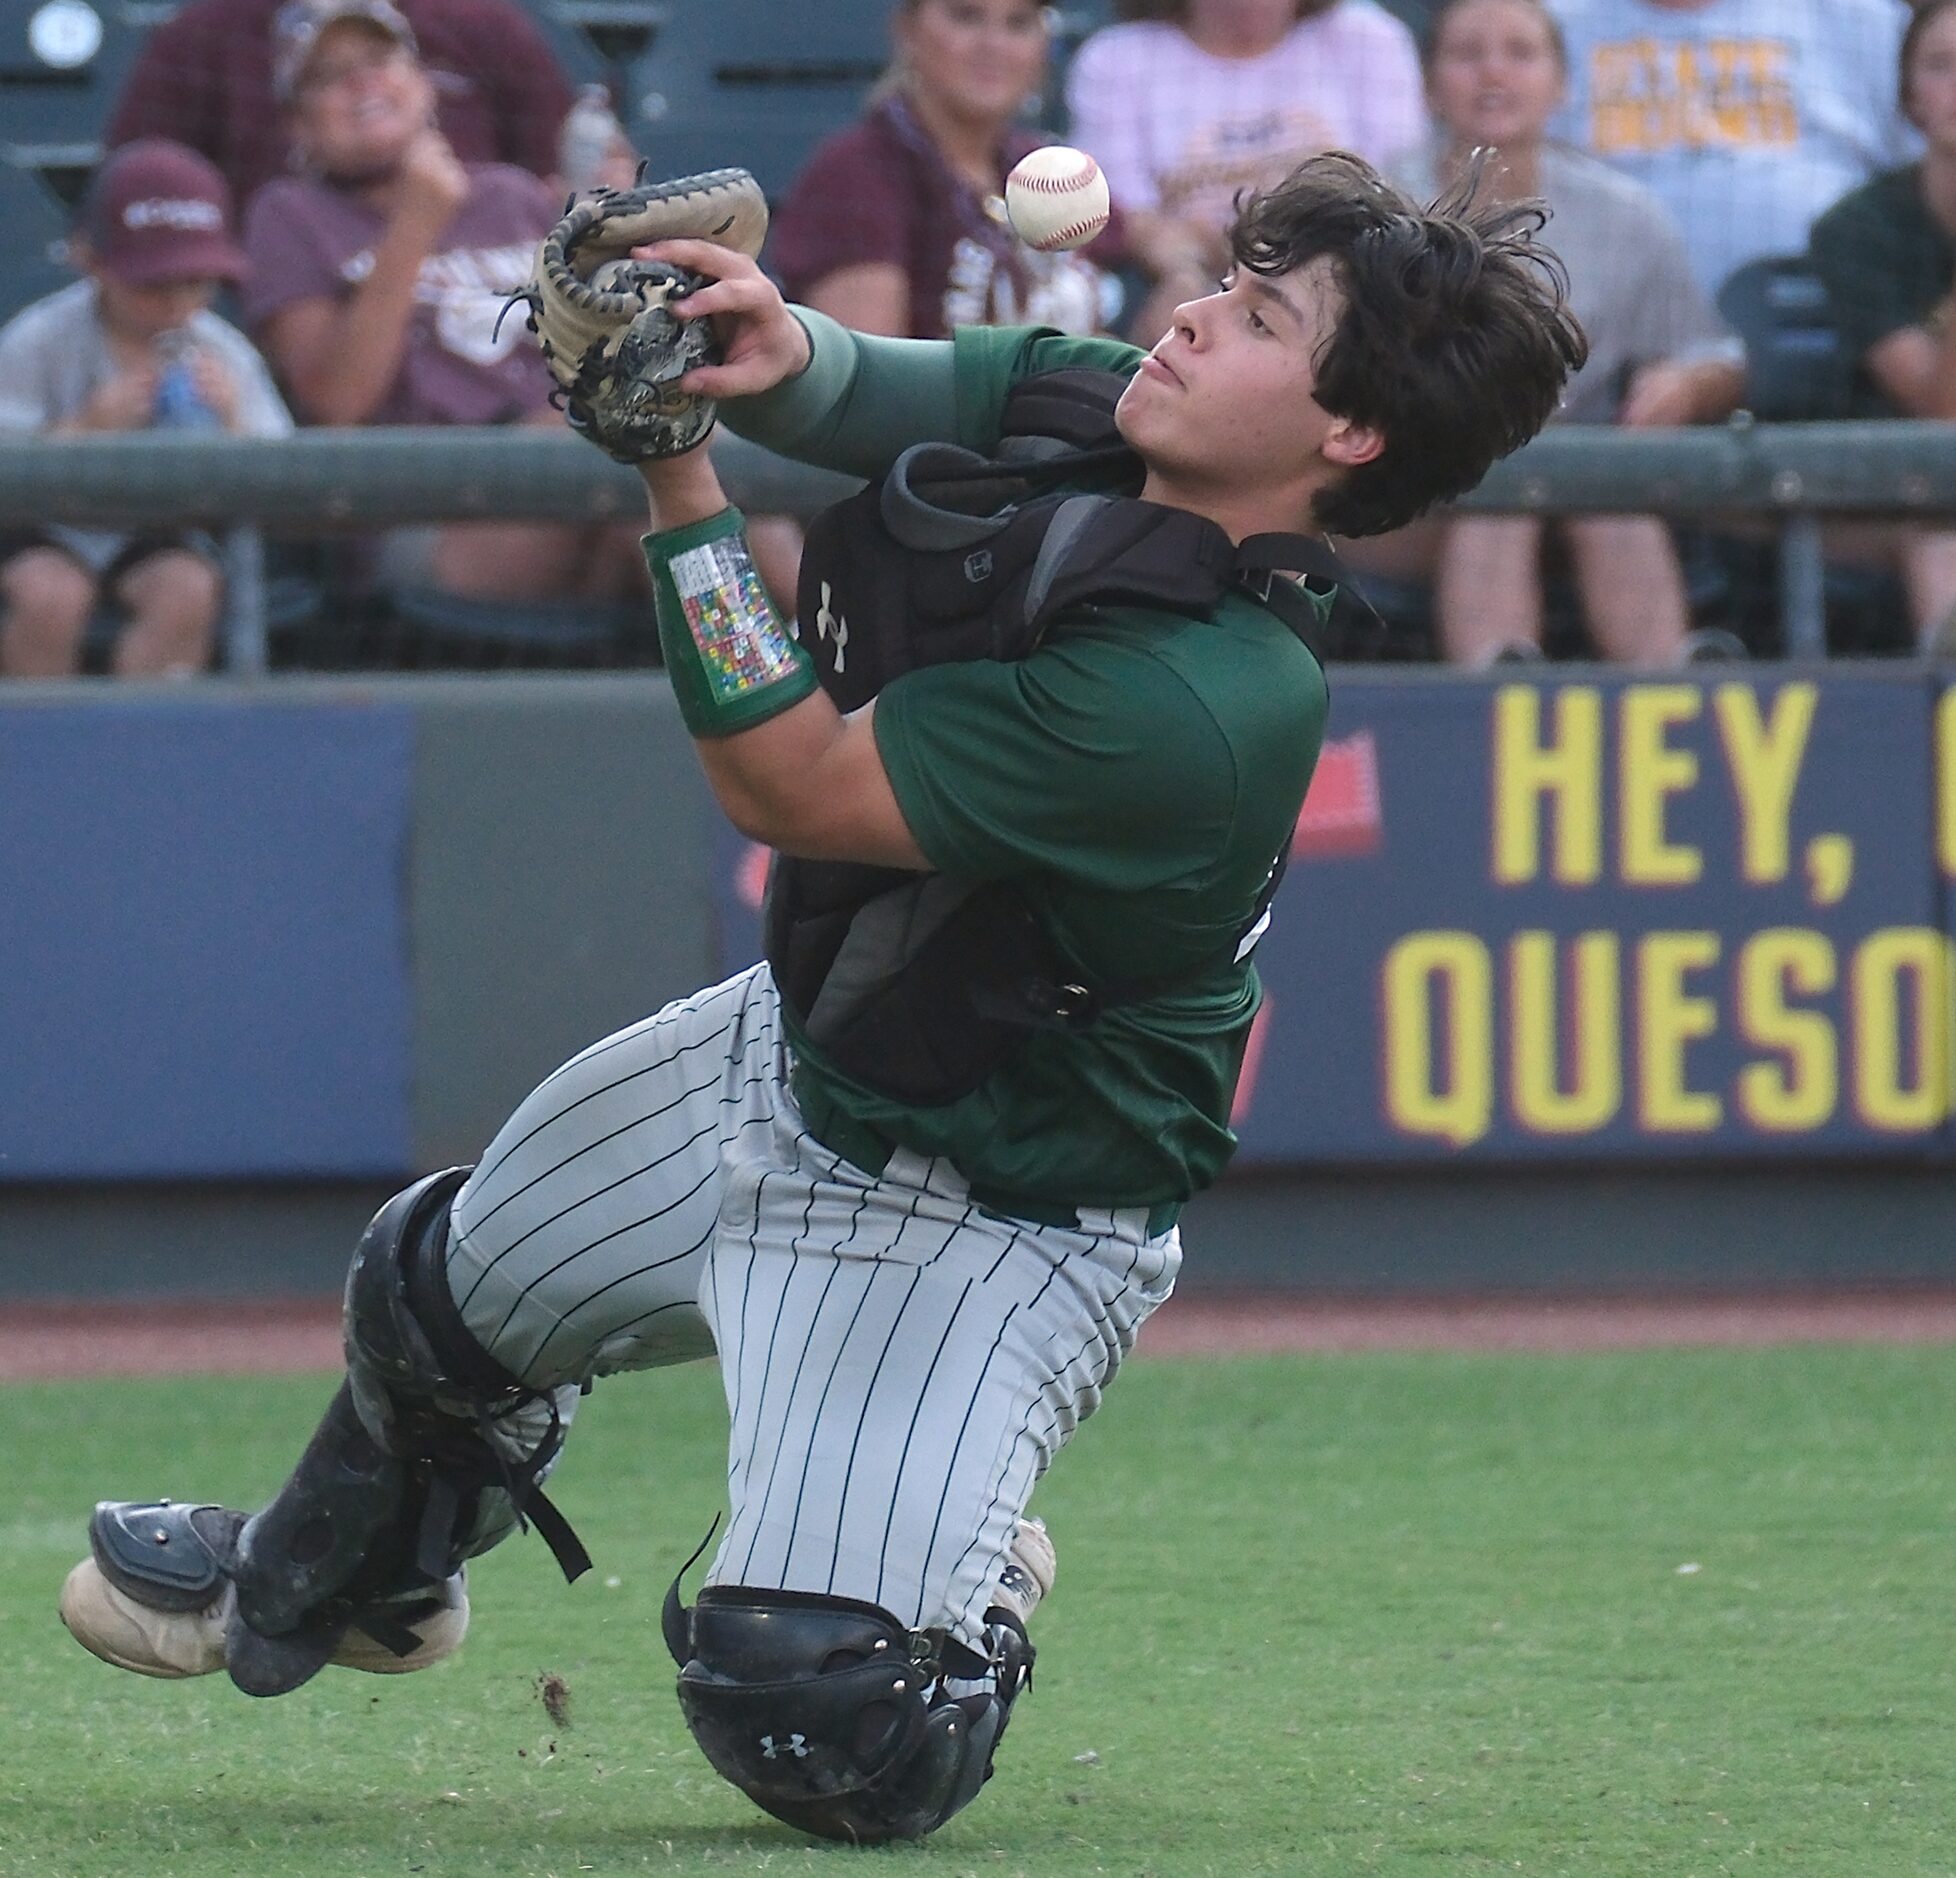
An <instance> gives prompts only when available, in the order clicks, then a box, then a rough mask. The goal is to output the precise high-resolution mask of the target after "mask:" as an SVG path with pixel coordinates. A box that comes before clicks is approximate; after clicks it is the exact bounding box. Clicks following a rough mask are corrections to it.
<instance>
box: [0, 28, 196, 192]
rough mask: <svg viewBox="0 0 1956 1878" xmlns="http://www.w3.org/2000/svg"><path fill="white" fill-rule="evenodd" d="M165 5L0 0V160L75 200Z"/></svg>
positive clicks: (94, 162) (100, 148)
mask: <svg viewBox="0 0 1956 1878" xmlns="http://www.w3.org/2000/svg"><path fill="white" fill-rule="evenodd" d="M173 11H175V8H174V7H173V6H172V5H170V4H167V3H166V0H153V3H152V0H100V3H99V4H94V3H92V0H0V157H4V158H6V159H7V160H9V161H11V162H13V163H15V164H16V165H20V166H23V167H30V168H37V169H40V170H42V171H43V172H44V173H46V174H47V175H48V176H49V177H50V179H51V181H52V182H53V183H54V185H55V186H56V187H57V188H58V189H60V190H61V192H62V193H63V194H64V195H66V196H67V197H68V199H69V200H71V201H72V200H74V199H75V197H76V196H77V195H78V194H79V191H80V188H81V186H82V184H83V183H85V182H86V180H87V178H88V176H89V174H90V173H91V172H92V171H93V170H94V168H95V165H96V164H97V163H98V162H99V161H100V159H101V154H102V131H103V128H104V126H105V125H106V124H107V123H108V120H109V113H110V111H111V110H112V109H113V108H114V105H115V100H116V98H117V97H118V95H119V94H120V93H121V90H122V85H123V81H124V80H125V79H126V78H127V77H128V75H129V69H130V67H131V66H132V65H133V64H134V63H135V59H136V54H137V52H138V50H139V49H140V48H141V46H142V43H143V40H144V38H145V37H146V36H147V35H148V33H149V30H150V28H151V27H152V26H154V25H156V24H157V23H158V22H159V21H161V20H164V19H167V18H168V17H169V16H170V14H171V13H172V12H173Z"/></svg>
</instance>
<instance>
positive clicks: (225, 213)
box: [0, 139, 292, 678]
mask: <svg viewBox="0 0 1956 1878" xmlns="http://www.w3.org/2000/svg"><path fill="white" fill-rule="evenodd" d="M230 212H231V203H230V194H229V192H228V191H227V190H226V188H225V186H224V178H223V177H222V176H221V175H219V174H218V172H217V170H216V169H215V168H214V167H213V166H212V165H211V164H210V163H208V162H206V161H205V159H204V158H203V157H201V156H199V155H198V154H197V153H196V152H195V151H194V150H187V149H185V148H184V147H183V146H182V145H181V144H173V143H168V142H165V141H163V140H161V139H148V140H145V141H143V142H141V143H134V144H129V145H127V146H125V147H124V148H123V149H121V150H119V151H118V152H117V153H116V154H115V155H114V156H113V157H112V158H111V159H110V160H109V161H108V162H107V163H105V164H104V165H103V166H102V168H101V170H100V171H99V172H98V173H97V175H96V178H95V183H94V187H93V189H92V190H91V192H90V195H89V197H88V199H87V201H86V202H85V204H84V205H83V212H82V218H81V221H80V223H79V226H78V228H77V232H76V235H75V237H74V240H73V242H72V244H71V249H70V252H71V255H72V258H73V259H74V261H75V263H76V265H77V266H78V267H79V269H80V270H81V273H82V276H83V278H82V279H80V280H78V281H76V282H75V283H74V284H73V285H72V286H68V287H64V288H62V289H61V290H60V291H59V292H57V293H53V294H50V295H49V296H48V297H47V298H46V299H45V300H39V301H36V302H35V303H34V304H33V305H32V306H30V307H28V308H26V309H25V310H24V311H22V312H21V313H18V314H16V315H15V317H14V318H13V319H12V320H11V321H9V322H8V324H7V325H6V326H5V327H4V328H0V432H15V433H19V432H37V433H39V434H40V435H42V436H47V437H80V436H90V435H97V434H100V433H103V432H107V431H124V430H146V429H149V428H151V427H152V426H155V425H159V424H180V425H193V426H196V427H198V428H205V429H213V430H220V429H221V430H228V431H233V432H236V433H239V434H241V435H246V436H256V437H277V436H283V435H285V434H286V433H287V432H289V431H290V430H291V428H292V420H291V418H290V417H289V416H288V415H287V413H286V409H285V406H284V405H283V404H282V403H281V402H280V400H279V395H278V391H277V389H276V388H275V387H274V385H273V384H272V378H271V374H270V373H269V372H268V371H267V370H266V369H265V364H264V361H263V360H262V359H260V358H259V356H258V354H257V353H256V352H255V351H253V350H252V347H251V343H250V341H248V340H247V339H246V338H245V336H244V335H243V334H242V333H240V332H239V331H237V330H236V328H234V327H232V326H229V325H227V324H226V323H225V322H224V321H223V320H221V319H219V318H218V317H217V315H216V314H214V313H213V312H211V311H210V303H211V301H212V299H213V298H214V297H215V296H216V294H217V291H218V289H219V287H220V286H221V285H223V284H224V283H225V282H227V281H232V280H236V279H237V278H238V277H239V276H240V275H241V274H242V273H243V272H244V267H245V260H244V255H243V254H242V252H241V251H240V250H239V248H238V246H237V244H236V241H235V239H234V238H233V235H232V231H231V223H230ZM223 597H224V582H223V575H222V573H221V571H220V567H219V563H218V558H217V549H216V545H215V544H214V543H213V542H212V541H211V540H210V538H209V537H208V536H205V535H202V534H197V533H190V532H184V531H180V530H157V531H153V532H149V533H144V534H140V535H128V534H120V533H113V532H110V531H108V530H103V529H82V528H66V527H57V526H54V525H53V524H49V525H47V526H44V527H42V528H39V529H36V530H34V531H32V532H31V533H27V534H19V535H14V536H12V537H11V538H0V674H5V675H6V676H8V677H14V678H51V677H63V676H66V675H68V674H70V673H73V672H75V671H77V670H79V669H80V666H81V659H82V653H83V649H84V642H85V639H86V636H87V632H88V627H89V624H90V622H91V620H92V619H93V618H94V616H95V613H96V610H97V608H98V607H99V606H101V605H102V604H103V603H104V602H107V603H110V604H112V605H113V607H114V608H115V610H116V612H117V613H118V614H119V615H120V616H121V619H120V623H119V630H118V631H117V634H116V638H115V641H114V647H113V651H112V652H111V654H110V661H109V662H110V669H111V670H113V671H115V672H116V673H119V674H122V675H125V676H129V677H136V676H145V677H155V676H164V675H170V676H174V675H178V674H185V673H190V672H196V671H201V670H202V669H203V668H204V667H205V666H206V665H207V664H208V663H209V661H210V655H211V640H212V635H213V632H214V629H215V627H216V624H217V619H218V613H219V609H220V607H221V605H222V602H223Z"/></svg>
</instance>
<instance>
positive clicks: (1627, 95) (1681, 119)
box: [1589, 39, 1800, 157]
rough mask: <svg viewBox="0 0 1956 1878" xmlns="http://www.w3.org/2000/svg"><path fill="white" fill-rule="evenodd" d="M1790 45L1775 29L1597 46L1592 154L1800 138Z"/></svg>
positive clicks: (1755, 145)
mask: <svg viewBox="0 0 1956 1878" xmlns="http://www.w3.org/2000/svg"><path fill="white" fill-rule="evenodd" d="M1792 60H1793V48H1792V46H1791V45H1790V44H1789V43H1788V42H1787V41H1785V40H1783V39H1708V40H1700V41H1696V42H1686V43H1676V44H1673V43H1667V42H1665V41H1661V40H1656V39H1633V40H1623V41H1618V42H1616V43H1614V44H1610V45H1601V46H1597V47H1596V48H1595V49H1594V51H1593V52H1592V53H1591V54H1590V60H1589V100H1590V101H1589V142H1590V148H1591V149H1592V150H1594V151H1595V152H1596V154H1597V155H1598V156H1604V157H1622V156H1658V155H1661V154H1663V153H1665V152H1667V151H1673V150H1789V149H1791V148H1793V147H1794V146H1795V145H1796V144H1797V143H1798V142H1799V141H1800V112H1799V106H1798V103H1797V101H1796V100H1795V98H1794V95H1793V84H1792V77H1791V71H1790V68H1791V65H1792Z"/></svg>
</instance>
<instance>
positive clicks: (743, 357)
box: [632, 241, 811, 399]
mask: <svg viewBox="0 0 1956 1878" xmlns="http://www.w3.org/2000/svg"><path fill="white" fill-rule="evenodd" d="M632 252H633V253H634V254H636V255H637V256H639V257H640V258H641V259H643V260H652V261H666V262H669V263H670V264H671V265H673V266H675V267H687V268H691V269H692V270H693V272H694V273H696V274H704V275H705V276H706V277H707V285H706V286H704V287H702V288H700V289H699V291H698V292H697V293H690V294H688V295H687V296H686V297H685V298H684V299H683V300H674V301H673V302H672V310H673V312H674V313H676V314H677V315H678V316H679V317H680V318H681V319H683V320H692V319H711V320H712V322H713V334H714V337H715V338H716V339H717V340H718V341H719V342H720V350H721V353H722V355H723V357H722V363H720V364H719V365H700V366H695V367H694V368H693V370H692V371H690V372H688V373H687V374H686V376H685V377H684V378H682V379H680V380H679V384H678V389H679V390H681V391H685V392H694V393H697V394H698V395H699V396H701V397H706V398H715V399H719V398H751V397H754V396H755V395H756V394H757V393H760V392H763V391H772V390H773V389H774V387H775V386H776V385H779V384H782V383H785V382H786V381H787V380H788V379H790V378H793V377H795V376H796V375H797V374H799V373H800V372H802V371H804V370H805V369H806V368H807V365H808V360H809V356H810V350H811V348H810V346H809V342H808V334H807V332H806V330H805V329H804V328H803V326H802V323H801V321H800V320H798V319H796V318H795V316H794V315H793V314H792V313H791V312H789V310H788V303H787V302H786V301H785V300H783V299H782V298H781V290H780V289H779V288H778V287H776V286H775V284H774V283H773V281H771V280H769V279H768V277H767V276H766V275H765V274H763V273H762V272H761V269H760V265H759V263H758V262H755V261H752V260H749V259H748V257H747V256H746V255H744V254H739V253H736V252H735V251H734V250H733V249H732V248H722V247H720V246H718V245H717V244H715V243H713V242H711V241H657V242H654V243H653V244H652V245H651V246H650V247H649V248H635V249H633V251H632Z"/></svg>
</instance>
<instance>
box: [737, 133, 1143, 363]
mask: <svg viewBox="0 0 1956 1878" xmlns="http://www.w3.org/2000/svg"><path fill="white" fill-rule="evenodd" d="M1044 141H1046V140H1045V139H1043V138H1040V137H1035V136H1031V135H1029V134H1027V133H1025V132H1020V131H1012V132H1008V133H1007V135H1006V137H1005V139H1004V141H1003V142H1002V143H1001V144H1000V145H999V150H998V191H997V193H995V194H992V195H989V196H983V197H981V196H980V195H979V193H978V192H977V190H975V189H973V188H972V187H971V185H970V184H969V183H968V182H966V181H965V180H964V179H963V177H961V176H960V175H959V174H958V173H957V172H956V171H955V170H953V169H952V168H951V166H950V165H949V164H948V163H947V162H945V160H944V158H943V157H942V156H941V155H940V154H939V152H938V149H937V146H936V145H935V144H934V143H933V142H932V141H931V139H930V137H929V135H928V134H927V133H926V132H925V131H924V129H923V127H922V126H921V125H920V124H918V122H917V120H916V119H915V118H914V117H913V116H912V115H911V113H910V111H909V109H908V108H907V107H906V106H905V105H904V103H903V100H902V99H901V98H886V99H885V100H884V101H883V102H882V103H880V104H877V105H874V106H872V107H871V108H870V110H869V111H868V112H867V113H866V114H865V115H864V117H863V118H862V120H861V121H860V122H859V123H856V124H853V125H851V126H850V127H849V128H848V129H847V130H843V131H838V132H837V133H836V134H835V135H834V136H832V137H829V138H827V139H826V140H824V141H823V142H822V143H821V144H819V145H817V147H816V149H815V153H814V155H812V156H811V157H810V158H809V159H808V164H807V167H806V168H804V169H803V171H802V173H801V174H800V175H799V176H798V177H796V178H795V181H794V186H793V187H792V188H791V189H790V190H789V192H788V197H787V200H786V201H785V202H783V203H782V205H781V208H780V210H779V211H778V212H777V214H776V215H775V217H774V225H773V229H772V231H771V234H770V246H769V250H768V260H769V263H770V265H771V266H772V267H773V270H774V272H775V275H776V277H777V278H778V279H779V280H780V282H781V286H782V289H783V291H784V292H785V293H786V294H787V296H788V297H789V299H791V300H799V299H803V298H805V297H806V296H807V294H808V292H809V290H810V289H811V288H813V287H814V286H815V285H816V284H817V283H818V282H819V281H821V280H823V279H824V278H826V277H827V276H828V275H830V274H832V273H834V272H835V271H836V270H837V269H838V268H844V267H855V266H861V265H863V264H865V263H867V262H871V261H887V262H895V263H896V265H897V266H899V267H901V268H902V269H903V272H904V275H905V277H906V278H907V279H908V281H909V283H910V315H909V324H908V326H907V327H906V329H905V332H906V334H907V336H908V337H910V338H913V339H941V338H944V337H945V336H946V335H948V334H949V333H950V332H951V330H952V329H953V328H954V327H958V326H1054V327H1057V328H1058V329H1059V330H1060V331H1061V332H1069V333H1088V332H1093V331H1095V330H1097V329H1098V328H1100V327H1101V326H1103V325H1104V324H1105V322H1106V315H1107V312H1108V308H1107V307H1106V305H1105V304H1104V298H1103V296H1104V290H1105V286H1106V276H1105V275H1104V274H1103V273H1102V272H1101V270H1100V268H1099V267H1097V266H1096V265H1095V264H1094V261H1095V259H1096V258H1099V259H1103V260H1108V261H1111V260H1112V259H1113V258H1114V257H1115V256H1116V255H1117V254H1118V252H1119V244H1120V234H1119V230H1118V228H1117V227H1114V226H1110V227H1109V228H1108V229H1107V231H1106V232H1105V233H1104V234H1102V235H1100V236H1099V237H1098V238H1097V239H1096V240H1095V241H1094V242H1093V243H1091V244H1090V245H1089V246H1088V247H1087V248H1085V249H1083V250H1081V252H1079V253H1077V254H1041V253H1039V252H1038V251H1037V250H1036V249H1033V248H1029V247H1027V246H1026V244H1025V243H1024V242H1023V241H1021V240H1020V239H1019V238H1018V236H1016V235H1015V234H1014V233H1013V232H1012V228H1011V224H1010V223H1008V222H1007V221H1006V219H1005V199H1004V189H1005V176H1006V172H1007V171H1008V170H1010V169H1011V167H1012V165H1013V164H1014V163H1016V162H1017V161H1018V160H1019V159H1020V157H1022V156H1024V155H1025V153H1026V152H1027V151H1028V150H1031V149H1033V148H1034V147H1035V146H1037V145H1038V144H1040V143H1042V142H1044Z"/></svg>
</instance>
